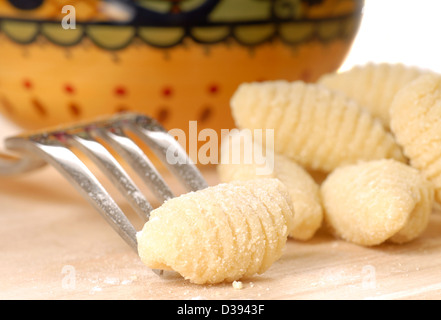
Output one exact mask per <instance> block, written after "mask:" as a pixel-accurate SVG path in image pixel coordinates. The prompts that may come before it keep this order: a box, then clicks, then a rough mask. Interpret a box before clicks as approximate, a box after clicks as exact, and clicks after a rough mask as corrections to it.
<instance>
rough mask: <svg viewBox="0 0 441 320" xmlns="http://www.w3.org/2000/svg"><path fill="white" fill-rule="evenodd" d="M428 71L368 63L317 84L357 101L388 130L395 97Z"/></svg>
mask: <svg viewBox="0 0 441 320" xmlns="http://www.w3.org/2000/svg"><path fill="white" fill-rule="evenodd" d="M425 72H427V71H425V70H422V69H419V68H417V67H411V66H405V65H403V64H400V63H397V64H391V63H368V64H365V65H359V66H355V67H353V68H352V69H350V70H348V71H345V72H341V73H330V74H326V75H323V76H322V77H321V78H320V79H319V80H318V82H319V83H321V84H323V85H325V86H326V87H328V88H330V89H333V90H338V91H340V92H342V93H344V94H345V95H346V96H348V97H349V98H351V99H354V100H355V101H356V102H357V103H359V104H360V105H361V106H362V107H365V108H367V109H368V110H369V111H370V112H371V113H372V115H373V116H375V117H378V118H379V119H380V120H381V121H382V122H383V125H384V126H385V128H389V127H390V116H389V109H390V105H391V103H392V100H393V98H394V96H395V94H396V93H397V92H398V91H399V90H400V89H401V88H402V87H403V86H405V85H406V84H408V83H409V82H411V81H412V80H414V79H416V78H418V77H419V76H420V75H422V74H423V73H425Z"/></svg>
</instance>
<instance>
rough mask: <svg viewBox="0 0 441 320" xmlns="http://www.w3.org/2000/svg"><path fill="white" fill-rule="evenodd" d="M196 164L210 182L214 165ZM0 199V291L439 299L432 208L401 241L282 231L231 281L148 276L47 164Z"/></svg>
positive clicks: (4, 183)
mask: <svg viewBox="0 0 441 320" xmlns="http://www.w3.org/2000/svg"><path fill="white" fill-rule="evenodd" d="M203 173H204V175H205V176H206V177H207V180H208V181H209V182H210V184H215V183H217V177H216V175H215V172H214V171H213V170H207V171H204V172H203ZM175 190H181V189H180V188H179V187H177V185H176V189H175ZM115 197H116V200H117V201H118V202H119V203H120V204H121V207H122V208H123V209H124V210H125V211H127V212H128V215H129V217H130V218H131V219H133V220H134V223H135V225H136V226H137V228H140V227H141V225H140V224H139V221H136V216H135V215H134V214H133V213H131V212H130V210H129V208H128V206H127V205H126V204H125V203H124V201H123V200H122V198H121V196H118V195H117V194H115ZM0 206H1V209H0V210H1V213H0V255H1V258H0V259H1V260H0V261H1V263H0V299H182V300H186V299H409V298H411V299H439V298H441V268H440V266H441V213H437V212H434V214H433V216H432V218H431V223H430V226H429V228H428V229H427V231H426V232H425V233H424V234H423V235H422V237H420V238H419V239H418V240H416V241H413V242H411V243H409V244H406V245H393V244H384V245H381V246H378V247H373V248H365V247H360V246H357V245H354V244H350V243H347V242H344V241H342V240H338V239H335V238H333V237H332V236H331V235H329V234H328V233H327V232H326V231H325V230H320V232H319V233H318V234H317V236H316V237H315V238H314V239H312V240H311V241H308V242H298V241H294V240H289V241H288V243H287V246H286V250H285V253H284V255H283V256H282V258H281V259H280V260H279V261H277V262H276V263H275V264H274V265H273V266H272V267H271V268H270V270H268V271H267V272H266V273H265V274H263V275H258V276H254V277H252V278H250V279H246V280H243V281H242V283H243V288H242V289H240V290H238V289H234V288H233V286H232V285H231V284H220V285H208V286H201V285H193V284H190V283H189V282H187V281H185V280H183V279H182V278H180V277H179V276H171V277H168V278H160V277H158V276H156V275H155V274H153V273H152V272H151V271H150V270H149V269H147V268H146V267H145V266H144V265H143V264H142V263H141V262H140V260H139V259H138V256H137V255H136V253H135V252H133V251H132V249H130V248H129V247H128V246H127V245H126V244H125V243H124V242H123V240H122V239H121V238H120V237H119V236H118V235H117V234H116V233H115V232H114V231H113V230H112V229H111V228H110V227H109V226H108V225H107V224H106V222H104V220H103V219H102V218H101V216H100V215H99V214H98V213H97V212H95V211H94V209H93V208H92V207H91V206H90V205H89V204H88V203H87V202H86V201H85V200H84V199H83V198H81V197H80V196H79V195H78V193H77V191H76V190H75V189H74V188H73V187H71V186H70V184H69V183H67V182H66V181H65V180H64V178H63V177H62V176H61V175H60V174H59V173H58V172H56V171H55V170H54V169H52V168H51V167H47V168H45V169H43V170H41V171H37V172H34V173H31V174H27V175H24V176H19V177H14V178H0Z"/></svg>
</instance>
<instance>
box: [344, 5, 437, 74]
mask: <svg viewBox="0 0 441 320" xmlns="http://www.w3.org/2000/svg"><path fill="white" fill-rule="evenodd" d="M363 13H364V15H363V20H362V23H361V25H360V29H359V32H358V34H357V37H356V39H355V41H354V43H353V46H352V49H351V51H350V52H349V55H348V56H347V58H346V61H345V63H344V64H343V66H342V67H341V70H347V69H349V68H350V67H352V66H353V65H356V64H364V63H366V62H368V61H373V62H402V63H404V64H408V65H414V66H419V67H422V68H428V69H432V70H433V71H437V72H441V1H440V0H365V7H364V11H363Z"/></svg>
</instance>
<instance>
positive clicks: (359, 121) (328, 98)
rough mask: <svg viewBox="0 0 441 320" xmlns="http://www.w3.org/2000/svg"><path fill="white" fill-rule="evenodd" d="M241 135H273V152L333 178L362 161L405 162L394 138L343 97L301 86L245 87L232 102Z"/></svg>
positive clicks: (318, 87) (276, 83) (280, 83)
mask: <svg viewBox="0 0 441 320" xmlns="http://www.w3.org/2000/svg"><path fill="white" fill-rule="evenodd" d="M231 109H232V114H233V118H234V120H235V122H236V126H237V127H238V128H240V129H245V128H247V129H273V130H274V146H267V147H268V148H274V150H275V152H277V153H279V154H282V155H284V156H287V157H289V158H290V159H292V160H294V161H296V162H297V163H298V164H300V165H302V166H303V167H305V168H306V169H307V170H317V171H323V172H330V171H332V170H333V169H335V168H337V167H338V166H341V165H344V164H350V163H355V162H356V161H358V160H374V159H382V158H393V159H397V160H400V161H404V160H405V158H404V156H403V154H402V150H401V148H400V146H398V144H397V143H396V142H395V138H394V137H393V136H392V134H391V133H389V132H388V131H387V130H386V129H385V128H384V127H383V125H382V124H381V122H380V121H379V120H378V119H376V118H374V117H373V116H372V115H371V114H370V113H369V112H368V111H366V110H365V109H363V108H361V107H360V106H359V105H358V104H356V103H355V102H354V101H352V100H350V99H348V98H346V97H345V96H344V95H343V94H341V93H338V92H334V91H332V90H330V89H327V88H325V87H324V86H321V85H318V84H306V83H304V82H302V81H295V82H287V81H268V82H262V83H257V82H256V83H244V84H242V85H240V86H239V88H238V89H237V91H236V92H235V94H234V95H233V97H232V99H231Z"/></svg>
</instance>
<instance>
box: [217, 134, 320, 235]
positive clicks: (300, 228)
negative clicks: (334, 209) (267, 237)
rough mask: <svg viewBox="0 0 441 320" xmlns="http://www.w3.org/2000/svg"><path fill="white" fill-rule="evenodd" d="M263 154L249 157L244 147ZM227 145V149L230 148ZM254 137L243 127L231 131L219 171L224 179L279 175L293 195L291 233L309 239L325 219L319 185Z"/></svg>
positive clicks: (299, 167) (226, 139) (255, 153)
mask: <svg viewBox="0 0 441 320" xmlns="http://www.w3.org/2000/svg"><path fill="white" fill-rule="evenodd" d="M245 146H247V147H249V146H252V148H250V149H249V150H250V151H251V152H252V153H253V154H254V155H257V154H258V155H259V156H260V157H264V159H262V158H259V159H258V158H257V157H250V160H248V161H246V159H245V158H246V157H245V149H246V147H245ZM227 149H228V150H227ZM262 149H263V148H262V145H261V144H260V143H257V142H255V141H253V137H252V135H251V134H247V132H243V131H235V132H232V133H231V134H230V135H229V136H226V137H224V139H222V148H221V157H220V159H221V160H220V163H219V165H218V166H217V172H218V175H219V178H220V180H221V181H222V182H230V181H235V180H252V179H257V178H276V179H279V180H280V181H281V182H282V183H283V184H284V185H285V186H286V187H287V188H288V191H289V194H290V197H291V199H292V204H293V208H294V217H293V221H292V225H293V226H292V229H291V231H290V233H289V236H290V237H291V238H294V239H296V240H303V241H304V240H309V239H311V238H312V237H313V236H314V234H315V233H316V231H317V230H318V229H319V228H320V226H321V224H322V221H323V209H322V205H321V201H320V189H319V186H318V184H317V183H316V182H315V181H314V179H313V178H312V177H311V176H310V175H309V174H308V172H307V171H306V170H305V169H303V167H301V166H300V165H298V164H297V163H295V162H294V161H292V160H290V159H288V158H287V157H285V156H282V155H279V154H274V153H273V152H272V151H271V150H266V154H264V152H263V150H262ZM233 153H234V154H239V155H240V156H241V157H240V159H239V160H240V161H239V162H234V161H233Z"/></svg>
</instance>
